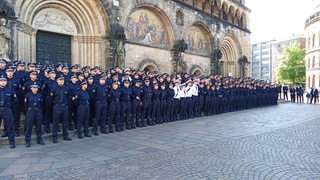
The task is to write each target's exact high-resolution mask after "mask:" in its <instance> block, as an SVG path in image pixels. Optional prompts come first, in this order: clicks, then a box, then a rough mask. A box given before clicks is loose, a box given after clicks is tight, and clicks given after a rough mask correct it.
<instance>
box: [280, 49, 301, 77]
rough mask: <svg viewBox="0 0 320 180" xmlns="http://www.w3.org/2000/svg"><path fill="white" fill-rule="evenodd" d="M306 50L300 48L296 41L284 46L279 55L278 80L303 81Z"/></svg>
mask: <svg viewBox="0 0 320 180" xmlns="http://www.w3.org/2000/svg"><path fill="white" fill-rule="evenodd" d="M305 56H306V50H305V49H301V48H300V45H299V44H298V43H295V44H294V45H292V46H285V47H284V50H283V53H282V56H281V66H280V69H279V72H278V75H279V77H278V79H279V81H280V82H284V81H287V82H290V83H297V82H305V80H306V66H305V61H304V58H305Z"/></svg>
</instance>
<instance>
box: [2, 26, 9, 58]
mask: <svg viewBox="0 0 320 180" xmlns="http://www.w3.org/2000/svg"><path fill="white" fill-rule="evenodd" d="M9 37H10V34H9V30H8V29H7V28H6V27H4V26H0V58H4V59H7V58H8V56H7V55H8V51H9Z"/></svg>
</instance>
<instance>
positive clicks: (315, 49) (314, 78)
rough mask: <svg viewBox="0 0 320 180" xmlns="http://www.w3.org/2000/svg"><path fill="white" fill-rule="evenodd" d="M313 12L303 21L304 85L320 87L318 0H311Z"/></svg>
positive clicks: (319, 0) (319, 17)
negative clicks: (304, 42) (304, 38)
mask: <svg viewBox="0 0 320 180" xmlns="http://www.w3.org/2000/svg"><path fill="white" fill-rule="evenodd" d="M313 3H314V4H313V5H314V12H313V13H312V14H311V15H310V17H308V19H307V20H306V23H305V37H306V58H305V60H306V81H307V82H306V87H307V88H310V87H314V86H315V87H317V88H319V87H320V0H313Z"/></svg>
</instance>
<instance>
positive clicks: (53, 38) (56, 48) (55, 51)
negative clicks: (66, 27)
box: [36, 31, 71, 65]
mask: <svg viewBox="0 0 320 180" xmlns="http://www.w3.org/2000/svg"><path fill="white" fill-rule="evenodd" d="M36 47H37V51H36V58H37V62H39V63H41V64H43V65H49V64H54V65H55V64H57V63H58V62H60V63H64V64H66V65H70V63H71V36H68V35H62V34H57V33H51V32H45V31H38V32H37V37H36Z"/></svg>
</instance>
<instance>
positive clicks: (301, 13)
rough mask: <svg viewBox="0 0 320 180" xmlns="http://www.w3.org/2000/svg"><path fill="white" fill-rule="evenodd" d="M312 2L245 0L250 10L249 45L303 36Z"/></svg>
mask: <svg viewBox="0 0 320 180" xmlns="http://www.w3.org/2000/svg"><path fill="white" fill-rule="evenodd" d="M312 1H313V0H246V6H247V7H248V8H250V9H251V15H250V25H249V27H250V30H251V44H254V43H257V42H262V41H268V40H273V39H274V40H283V39H287V38H290V37H292V36H293V35H294V34H295V35H303V34H304V23H305V20H306V19H307V18H308V17H309V16H310V15H312V13H313V12H314V8H313V5H312Z"/></svg>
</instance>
